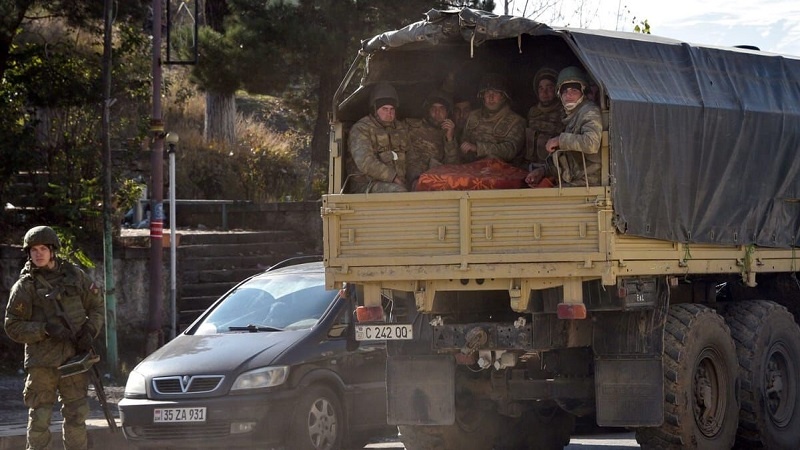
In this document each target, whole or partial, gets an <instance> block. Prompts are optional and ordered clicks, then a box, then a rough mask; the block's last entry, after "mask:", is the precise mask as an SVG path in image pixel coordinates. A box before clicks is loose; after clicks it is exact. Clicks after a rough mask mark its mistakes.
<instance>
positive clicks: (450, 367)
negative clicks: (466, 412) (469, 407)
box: [386, 355, 456, 425]
mask: <svg viewBox="0 0 800 450" xmlns="http://www.w3.org/2000/svg"><path fill="white" fill-rule="evenodd" d="M455 371H456V366H455V361H454V360H453V357H452V356H450V355H416V356H414V355H412V356H408V355H404V356H390V357H389V358H388V359H387V362H386V395H387V397H388V399H387V400H388V401H387V404H388V407H389V413H388V422H389V424H390V425H452V424H453V423H455V417H456V416H455V376H456V374H455Z"/></svg>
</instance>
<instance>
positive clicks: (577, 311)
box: [558, 303, 586, 319]
mask: <svg viewBox="0 0 800 450" xmlns="http://www.w3.org/2000/svg"><path fill="white" fill-rule="evenodd" d="M558 318H559V319H585V318H586V305H584V304H583V303H577V304H575V303H559V304H558Z"/></svg>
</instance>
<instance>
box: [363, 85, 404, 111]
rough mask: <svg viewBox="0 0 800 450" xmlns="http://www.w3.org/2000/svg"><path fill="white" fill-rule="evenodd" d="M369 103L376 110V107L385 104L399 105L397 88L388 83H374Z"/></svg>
mask: <svg viewBox="0 0 800 450" xmlns="http://www.w3.org/2000/svg"><path fill="white" fill-rule="evenodd" d="M369 105H370V107H371V108H372V110H373V111H377V110H378V108H380V107H381V106H385V105H392V106H394V107H395V108H397V107H398V106H400V100H399V99H398V98H397V90H395V88H394V86H392V85H391V84H389V83H385V82H381V83H378V84H376V85H375V86H374V87H373V88H372V93H371V94H370V96H369Z"/></svg>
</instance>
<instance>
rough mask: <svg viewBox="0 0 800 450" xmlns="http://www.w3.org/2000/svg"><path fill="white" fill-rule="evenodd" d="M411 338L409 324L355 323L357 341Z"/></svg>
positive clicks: (412, 336)
mask: <svg viewBox="0 0 800 450" xmlns="http://www.w3.org/2000/svg"><path fill="white" fill-rule="evenodd" d="M413 338H414V335H413V333H412V331H411V324H404V325H400V324H389V325H356V340H357V341H399V340H407V339H413Z"/></svg>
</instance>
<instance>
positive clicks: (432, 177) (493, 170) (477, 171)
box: [415, 159, 528, 191]
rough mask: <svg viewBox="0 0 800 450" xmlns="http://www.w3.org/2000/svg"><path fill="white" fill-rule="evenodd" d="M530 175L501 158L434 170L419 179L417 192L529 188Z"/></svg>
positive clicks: (446, 166) (435, 168) (452, 165)
mask: <svg viewBox="0 0 800 450" xmlns="http://www.w3.org/2000/svg"><path fill="white" fill-rule="evenodd" d="M527 175H528V172H527V171H525V170H523V169H520V168H518V167H514V166H512V165H511V164H508V163H506V162H503V161H501V160H499V159H479V160H478V161H475V162H471V163H468V164H451V165H443V166H437V167H434V168H432V169H430V170H428V171H427V172H425V173H423V174H422V175H420V177H419V181H418V182H417V186H416V188H415V190H417V191H470V190H478V189H519V188H524V187H527V186H526V185H525V176H527Z"/></svg>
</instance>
